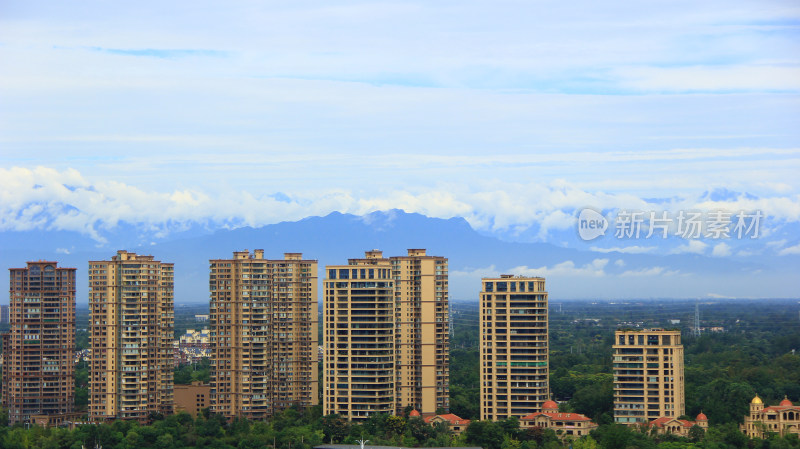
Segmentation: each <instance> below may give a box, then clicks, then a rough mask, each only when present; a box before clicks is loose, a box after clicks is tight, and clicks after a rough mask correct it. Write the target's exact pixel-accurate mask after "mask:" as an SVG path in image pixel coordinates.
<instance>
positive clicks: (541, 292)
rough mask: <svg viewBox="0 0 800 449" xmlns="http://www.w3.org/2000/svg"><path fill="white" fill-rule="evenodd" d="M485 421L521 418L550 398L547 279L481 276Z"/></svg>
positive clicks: (482, 394)
mask: <svg viewBox="0 0 800 449" xmlns="http://www.w3.org/2000/svg"><path fill="white" fill-rule="evenodd" d="M481 284H482V288H481V293H480V333H481V396H480V397H481V419H482V420H492V421H497V420H499V419H505V418H508V417H510V416H516V417H518V418H523V417H525V416H527V415H529V414H531V413H533V412H538V411H541V410H542V405H543V404H544V403H545V401H547V400H548V396H549V363H548V362H549V358H548V357H549V356H548V321H547V316H548V315H547V291H545V286H544V278H540V277H520V276H512V275H501V276H500V277H499V278H484V279H482V280H481Z"/></svg>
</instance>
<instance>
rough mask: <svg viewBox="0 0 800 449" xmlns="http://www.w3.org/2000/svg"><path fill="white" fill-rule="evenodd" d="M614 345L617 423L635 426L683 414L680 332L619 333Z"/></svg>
mask: <svg viewBox="0 0 800 449" xmlns="http://www.w3.org/2000/svg"><path fill="white" fill-rule="evenodd" d="M614 342H615V344H614V346H613V348H614V421H615V422H617V423H619V424H635V423H643V422H650V421H652V420H654V419H657V418H660V417H672V418H677V417H679V416H681V415H683V414H684V413H685V410H684V409H685V398H684V381H683V345H682V344H681V332H680V331H679V330H665V329H642V330H618V331H617V332H616V333H615V334H614Z"/></svg>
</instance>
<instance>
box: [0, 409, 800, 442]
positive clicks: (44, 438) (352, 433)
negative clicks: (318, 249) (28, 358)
mask: <svg viewBox="0 0 800 449" xmlns="http://www.w3.org/2000/svg"><path fill="white" fill-rule="evenodd" d="M152 418H153V421H152V423H151V424H150V425H140V424H138V423H137V422H135V421H121V420H120V421H114V422H113V423H110V424H99V425H83V426H80V427H78V428H76V429H74V430H68V429H62V428H49V429H46V428H41V427H38V426H33V427H30V428H26V427H24V426H23V425H16V426H14V427H7V426H0V447H2V448H4V449H82V448H86V449H92V448H101V447H102V448H103V449H148V448H157V449H201V448H212V449H257V448H258V449H261V448H273V449H311V448H313V447H314V446H318V445H321V444H323V443H331V442H333V443H337V444H358V440H369V442H368V445H370V446H373V445H381V446H395V447H398V446H405V447H464V446H475V447H482V448H485V449H562V448H570V449H798V448H800V439H798V436H797V435H788V436H785V437H780V436H778V435H777V434H772V435H769V436H768V437H767V438H765V439H759V438H755V439H750V438H747V437H746V436H745V435H743V434H742V433H741V432H739V430H738V428H737V426H736V425H735V424H733V423H728V424H724V425H720V426H712V427H711V428H709V429H708V431H706V432H704V431H703V430H702V429H700V428H699V427H694V428H693V429H692V430H691V431H690V435H691V437H690V438H683V437H677V436H673V435H659V434H657V433H655V432H654V431H652V430H641V429H637V428H633V427H627V426H621V425H616V424H606V425H602V426H600V427H599V428H598V429H596V430H594V431H592V432H591V434H590V435H589V436H585V437H582V438H580V439H576V440H572V439H565V440H561V439H560V438H559V436H558V435H556V433H555V432H553V431H552V430H550V429H543V428H541V427H534V428H528V429H521V428H520V427H519V421H518V420H517V419H516V418H510V419H507V420H503V421H498V422H491V421H473V422H472V423H470V425H469V427H468V428H467V430H466V431H465V432H464V433H462V434H461V435H455V434H453V433H452V432H451V431H450V430H449V428H448V427H447V425H446V424H443V423H439V424H437V425H434V426H431V425H428V424H426V423H425V422H424V421H423V420H422V419H421V418H419V417H412V418H408V417H407V416H390V415H376V416H373V417H371V418H370V419H369V420H367V421H366V422H364V423H361V424H356V423H349V422H347V421H345V420H344V419H342V418H340V417H339V416H338V415H328V416H321V407H319V406H316V407H312V408H310V409H308V410H305V411H303V410H297V409H290V410H287V411H284V412H282V413H278V414H276V415H275V416H273V417H271V418H270V419H268V420H266V421H258V422H255V421H248V420H246V419H234V420H232V421H229V420H227V419H225V418H224V417H222V416H220V415H214V414H209V413H208V411H207V410H205V411H204V413H203V414H202V415H201V416H199V417H197V418H192V417H191V416H189V415H188V414H186V413H179V414H176V415H170V416H167V417H163V416H153V417H152Z"/></svg>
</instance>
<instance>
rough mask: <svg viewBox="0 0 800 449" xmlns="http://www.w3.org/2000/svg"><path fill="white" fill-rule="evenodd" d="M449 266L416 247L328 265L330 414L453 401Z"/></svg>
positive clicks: (351, 415)
mask: <svg viewBox="0 0 800 449" xmlns="http://www.w3.org/2000/svg"><path fill="white" fill-rule="evenodd" d="M447 267H448V265H447V259H446V258H444V257H437V256H428V255H427V254H426V251H425V250H424V249H410V250H408V255H407V256H399V257H391V258H385V257H383V253H382V252H381V251H378V250H373V251H367V252H366V254H365V256H364V258H361V259H350V260H349V261H348V264H347V265H329V266H327V267H326V277H325V283H324V286H325V295H324V298H325V299H324V314H325V330H324V341H325V347H324V356H325V357H324V360H325V366H324V369H323V373H324V382H325V385H327V386H329V388H330V390H328V391H327V392H326V393H327V394H326V397H325V402H324V413H325V414H330V413H338V414H340V415H341V416H343V417H345V418H346V419H350V420H363V419H367V418H368V417H369V416H370V415H372V414H376V413H389V414H400V413H401V412H402V411H403V410H405V409H406V408H407V407H411V408H412V409H416V410H419V411H420V412H421V413H422V415H423V416H433V415H435V413H436V411H437V409H447V408H448V407H449V405H450V404H449V399H448V398H449V363H450V360H449V345H450V339H449V338H450V337H449V331H448V323H449V320H448V316H449V309H448V272H447V270H448V268H447Z"/></svg>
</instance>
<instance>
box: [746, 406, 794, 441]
mask: <svg viewBox="0 0 800 449" xmlns="http://www.w3.org/2000/svg"><path fill="white" fill-rule="evenodd" d="M739 428H740V430H741V431H742V432H743V433H744V434H745V435H747V436H749V437H751V438H754V437H757V438H763V437H764V436H766V435H767V434H769V433H777V434H779V435H781V436H783V435H788V434H792V433H793V434H796V435H800V406H797V405H794V404H792V401H790V400H789V398H787V397H785V396H784V398H783V400H782V401H781V402H780V404H778V405H772V406H769V407H765V406H764V402H763V401H762V400H761V398H759V397H758V396H756V397H754V398H753V400H752V401H750V414H749V415H748V416H745V417H744V424H741V425H740V426H739Z"/></svg>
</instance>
